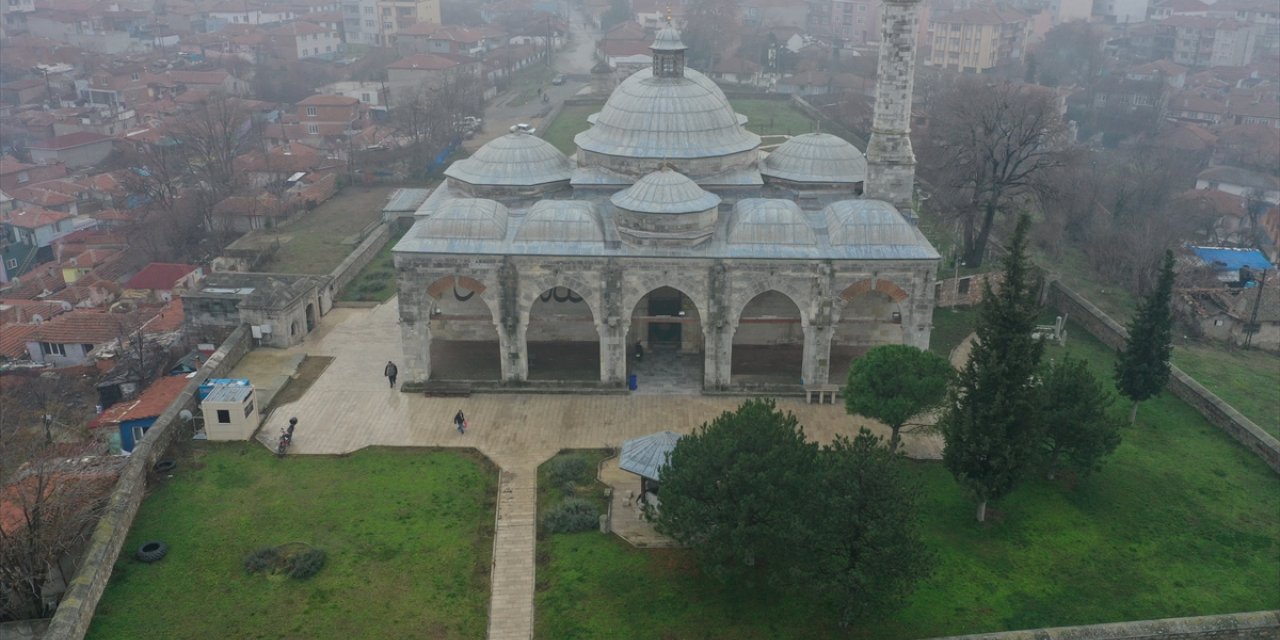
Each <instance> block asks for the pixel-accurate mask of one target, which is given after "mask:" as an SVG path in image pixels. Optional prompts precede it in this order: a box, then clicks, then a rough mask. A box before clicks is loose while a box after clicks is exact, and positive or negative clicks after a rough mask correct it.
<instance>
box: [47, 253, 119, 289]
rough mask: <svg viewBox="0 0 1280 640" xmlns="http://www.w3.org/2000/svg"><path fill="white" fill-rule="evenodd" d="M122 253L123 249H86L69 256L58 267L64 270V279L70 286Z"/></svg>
mask: <svg viewBox="0 0 1280 640" xmlns="http://www.w3.org/2000/svg"><path fill="white" fill-rule="evenodd" d="M120 251H121V249H112V248H101V249H84V250H82V251H78V252H76V253H74V254H72V255H68V256H66V257H65V258H63V260H62V262H61V263H60V264H59V265H58V266H59V267H60V268H61V269H62V279H63V280H64V281H66V283H67V284H68V285H71V284H76V283H77V282H80V280H81V279H82V278H83V277H84V276H87V275H89V274H90V273H93V271H94V270H95V269H97V268H98V267H100V266H102V265H104V264H106V263H107V262H109V261H110V260H111V258H113V257H114V256H115V255H116V254H118V253H120Z"/></svg>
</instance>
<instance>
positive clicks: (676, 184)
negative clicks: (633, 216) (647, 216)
mask: <svg viewBox="0 0 1280 640" xmlns="http://www.w3.org/2000/svg"><path fill="white" fill-rule="evenodd" d="M609 201H610V202H612V203H613V206H615V207H618V208H619V209H626V210H627V211H635V212H637V213H669V214H679V213H697V212H699V211H706V210H708V209H714V208H715V207H717V206H719V204H720V196H718V195H716V194H714V193H710V192H707V191H703V190H702V187H699V186H698V183H696V182H694V181H693V180H690V179H689V178H687V177H685V176H684V175H683V174H681V173H680V172H679V171H672V170H671V169H667V168H663V169H662V170H661V171H654V172H653V173H650V174H649V175H647V176H645V177H643V178H640V179H639V180H638V181H636V183H635V184H633V185H631V186H630V187H628V188H627V189H624V190H622V191H619V192H618V193H615V194H613V196H612V197H610V198H609Z"/></svg>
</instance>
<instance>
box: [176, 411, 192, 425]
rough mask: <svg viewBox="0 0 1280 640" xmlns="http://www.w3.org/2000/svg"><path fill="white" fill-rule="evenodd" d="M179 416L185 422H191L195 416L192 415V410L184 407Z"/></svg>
mask: <svg viewBox="0 0 1280 640" xmlns="http://www.w3.org/2000/svg"><path fill="white" fill-rule="evenodd" d="M178 417H179V418H182V421H183V422H191V419H192V418H194V417H195V416H193V415H191V411H190V410H189V409H183V410H182V411H179V412H178Z"/></svg>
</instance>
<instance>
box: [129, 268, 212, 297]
mask: <svg viewBox="0 0 1280 640" xmlns="http://www.w3.org/2000/svg"><path fill="white" fill-rule="evenodd" d="M202 277H204V270H203V269H201V268H200V267H197V266H195V265H191V264H176V263H172V262H152V263H151V264H149V265H147V266H146V267H143V269H142V271H139V272H138V273H137V275H135V276H133V277H132V278H129V281H128V282H126V283H125V285H124V289H125V295H126V296H127V297H146V298H153V299H157V300H162V301H164V302H168V301H170V300H173V299H174V294H175V293H181V292H182V291H185V290H187V289H191V288H193V287H195V286H196V284H197V283H199V282H200V278H202Z"/></svg>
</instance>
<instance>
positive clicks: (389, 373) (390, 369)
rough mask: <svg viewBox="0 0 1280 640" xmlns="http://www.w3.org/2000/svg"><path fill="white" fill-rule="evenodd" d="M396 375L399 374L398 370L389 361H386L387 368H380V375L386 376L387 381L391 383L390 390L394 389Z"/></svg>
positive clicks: (394, 364)
mask: <svg viewBox="0 0 1280 640" xmlns="http://www.w3.org/2000/svg"><path fill="white" fill-rule="evenodd" d="M398 373H400V370H399V369H397V368H396V363H394V362H392V361H390V360H388V361H387V366H385V367H383V368H382V375H384V376H386V377H387V380H389V381H391V388H392V389H394V388H396V374H398Z"/></svg>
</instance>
